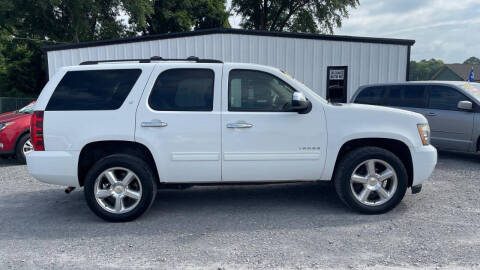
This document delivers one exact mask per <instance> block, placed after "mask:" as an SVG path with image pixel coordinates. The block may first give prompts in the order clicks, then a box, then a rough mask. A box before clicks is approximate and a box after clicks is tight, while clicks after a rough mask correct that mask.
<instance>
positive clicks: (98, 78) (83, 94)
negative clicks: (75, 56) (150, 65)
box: [46, 69, 142, 111]
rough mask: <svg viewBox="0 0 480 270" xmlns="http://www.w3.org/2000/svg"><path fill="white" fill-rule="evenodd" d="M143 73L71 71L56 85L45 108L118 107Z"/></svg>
mask: <svg viewBox="0 0 480 270" xmlns="http://www.w3.org/2000/svg"><path fill="white" fill-rule="evenodd" d="M141 73H142V70H141V69H112V70H86V71H69V72H67V73H66V74H65V76H63V78H62V80H61V81H60V83H59V84H58V85H57V87H56V88H55V91H54V92H53V94H52V96H51V97H50V101H49V102H48V104H47V107H46V110H47V111H84V110H116V109H118V108H120V107H121V106H122V104H123V102H124V101H125V99H126V98H127V96H128V94H129V93H130V91H131V90H132V88H133V86H134V85H135V82H136V81H137V80H138V77H139V76H140V74H141Z"/></svg>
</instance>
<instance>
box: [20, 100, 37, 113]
mask: <svg viewBox="0 0 480 270" xmlns="http://www.w3.org/2000/svg"><path fill="white" fill-rule="evenodd" d="M34 106H35V102H32V103H30V104H28V105H27V106H25V107H23V108H21V109H20V110H18V112H19V113H32V112H33V107H34Z"/></svg>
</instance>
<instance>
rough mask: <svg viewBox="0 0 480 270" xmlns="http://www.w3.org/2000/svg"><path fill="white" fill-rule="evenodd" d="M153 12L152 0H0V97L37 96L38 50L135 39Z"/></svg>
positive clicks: (40, 79)
mask: <svg viewBox="0 0 480 270" xmlns="http://www.w3.org/2000/svg"><path fill="white" fill-rule="evenodd" d="M152 12H153V7H152V5H151V0H102V1H98V0H0V91H1V92H0V96H6V95H12V96H13V95H15V96H25V95H29V96H33V95H35V94H37V93H39V91H40V90H41V88H42V87H43V85H44V83H45V82H46V79H47V78H46V76H45V75H46V66H45V64H44V63H45V60H44V57H45V55H44V54H43V52H42V51H41V47H42V46H45V45H50V44H55V43H64V42H80V41H89V40H99V39H111V38H119V37H127V36H132V35H136V31H137V30H136V27H144V26H145V24H146V17H148V16H150V14H151V13H152ZM122 15H124V16H128V17H129V18H130V20H131V21H132V22H134V23H132V24H131V25H127V24H126V23H124V22H123V21H122V20H121V19H120V17H121V16H122Z"/></svg>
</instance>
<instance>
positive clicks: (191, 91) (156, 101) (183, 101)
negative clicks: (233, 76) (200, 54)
mask: <svg viewBox="0 0 480 270" xmlns="http://www.w3.org/2000/svg"><path fill="white" fill-rule="evenodd" d="M214 81H215V74H214V72H213V71H212V70H210V69H170V70H167V71H164V72H162V73H161V74H160V75H159V76H158V78H157V81H156V82H155V85H154V86H153V89H152V93H151V94H150V98H149V101H148V102H149V104H150V107H152V109H154V110H157V111H211V110H212V109H213V86H214Z"/></svg>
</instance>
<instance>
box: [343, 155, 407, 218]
mask: <svg viewBox="0 0 480 270" xmlns="http://www.w3.org/2000/svg"><path fill="white" fill-rule="evenodd" d="M334 181H335V189H336V191H337V193H338V195H339V197H340V199H342V201H344V202H345V203H346V204H347V205H348V206H349V207H351V208H353V209H354V210H357V211H359V212H362V213H367V214H379V213H384V212H387V211H389V210H391V209H392V208H394V207H395V206H397V205H398V204H399V203H400V201H401V200H402V199H403V197H404V196H405V192H406V190H407V187H408V175H407V171H406V169H405V166H404V165H403V163H402V161H401V160H400V159H399V158H398V157H397V156H395V155H394V154H393V153H392V152H390V151H387V150H385V149H382V148H378V147H362V148H357V149H355V150H353V151H351V152H349V153H347V154H346V155H345V156H344V158H343V159H342V160H341V161H340V163H339V165H338V167H337V169H336V173H335V179H334Z"/></svg>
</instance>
